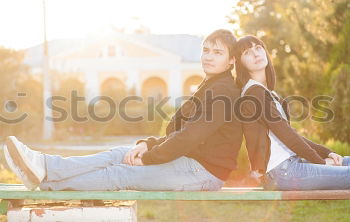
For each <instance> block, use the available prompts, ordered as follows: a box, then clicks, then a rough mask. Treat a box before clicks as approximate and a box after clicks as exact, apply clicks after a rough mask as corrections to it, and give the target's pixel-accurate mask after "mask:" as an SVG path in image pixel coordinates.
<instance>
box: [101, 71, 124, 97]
mask: <svg viewBox="0 0 350 222" xmlns="http://www.w3.org/2000/svg"><path fill="white" fill-rule="evenodd" d="M100 95H101V96H109V97H112V98H113V99H117V100H120V99H123V98H124V97H125V96H126V95H127V89H126V87H125V84H124V83H123V81H121V80H120V79H118V78H116V77H109V78H107V79H105V80H104V81H103V82H102V84H101V86H100Z"/></svg>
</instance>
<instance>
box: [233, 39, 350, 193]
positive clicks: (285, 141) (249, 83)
mask: <svg viewBox="0 0 350 222" xmlns="http://www.w3.org/2000/svg"><path fill="white" fill-rule="evenodd" d="M235 53H236V55H235V56H236V72H237V84H238V86H239V87H240V88H241V89H242V91H241V96H242V98H241V99H243V102H242V103H241V104H242V105H241V117H240V119H241V121H242V122H243V133H244V136H245V139H246V146H247V149H248V156H249V160H250V163H251V169H252V170H253V172H254V174H257V176H258V177H260V176H261V177H260V179H261V180H262V183H263V185H264V187H265V189H278V190H312V189H349V188H350V167H349V162H350V158H349V157H345V158H343V157H342V156H340V155H338V154H336V153H334V152H332V151H331V150H329V149H327V148H326V147H324V146H321V145H319V144H315V143H313V142H311V141H309V140H308V139H306V138H304V137H302V136H300V135H298V133H297V132H296V131H295V130H294V129H293V128H292V127H291V126H290V123H289V116H288V110H287V106H286V103H283V102H282V100H281V99H280V98H279V97H278V95H277V93H276V92H274V91H273V90H274V87H275V81H276V80H275V79H276V78H275V70H274V68H273V65H272V62H271V59H270V56H269V55H268V52H267V50H266V47H265V44H264V43H263V42H262V41H261V40H259V39H258V38H257V37H255V36H245V37H243V38H241V39H239V40H238V41H237V43H236V44H235ZM302 158H303V159H302ZM305 159H306V160H305Z"/></svg>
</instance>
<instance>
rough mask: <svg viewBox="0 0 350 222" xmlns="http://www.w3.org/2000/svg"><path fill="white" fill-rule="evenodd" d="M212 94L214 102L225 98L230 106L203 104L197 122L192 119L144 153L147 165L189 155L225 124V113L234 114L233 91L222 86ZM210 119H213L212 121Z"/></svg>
mask: <svg viewBox="0 0 350 222" xmlns="http://www.w3.org/2000/svg"><path fill="white" fill-rule="evenodd" d="M212 93H213V100H215V98H217V100H219V99H218V98H219V97H218V96H220V97H225V98H227V99H226V100H228V101H229V104H226V106H225V104H224V102H222V101H215V102H213V103H212V106H210V104H204V103H203V104H202V107H203V109H202V112H201V113H200V116H198V117H197V120H193V118H192V120H189V121H187V122H186V123H185V125H184V127H183V129H181V130H180V131H175V132H173V133H171V134H169V135H168V137H167V139H166V140H165V141H164V142H163V143H161V144H159V145H156V146H154V147H153V149H152V150H149V151H148V152H146V153H144V155H143V156H142V162H143V163H144V164H145V165H150V164H161V163H166V162H169V161H172V160H175V159H177V158H179V157H181V156H184V155H186V154H188V153H189V152H190V151H191V149H193V148H195V147H197V146H198V145H199V144H201V143H203V142H204V141H205V140H206V139H207V138H208V136H210V135H211V134H212V133H214V132H215V131H216V130H217V129H218V128H219V127H220V126H222V125H223V124H224V122H225V115H228V113H226V114H225V112H233V111H232V109H231V107H232V103H233V102H232V94H231V91H230V89H228V88H227V86H226V85H224V84H222V85H216V86H215V89H214V90H213V89H212ZM238 96H239V95H237V97H238ZM226 103H227V102H226ZM210 117H212V118H211V120H210ZM231 118H232V115H231Z"/></svg>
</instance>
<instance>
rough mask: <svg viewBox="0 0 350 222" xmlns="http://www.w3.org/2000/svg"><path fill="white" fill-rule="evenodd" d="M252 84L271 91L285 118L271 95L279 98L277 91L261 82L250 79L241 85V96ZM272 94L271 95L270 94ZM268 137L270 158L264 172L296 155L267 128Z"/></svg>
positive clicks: (285, 117)
mask: <svg viewBox="0 0 350 222" xmlns="http://www.w3.org/2000/svg"><path fill="white" fill-rule="evenodd" d="M253 85H260V86H262V87H264V88H265V89H266V90H267V91H268V92H269V93H271V97H272V98H273V101H274V102H275V104H276V107H277V110H278V111H279V112H280V113H281V115H282V117H283V118H284V119H285V120H287V116H286V114H285V112H284V110H283V107H282V105H281V103H280V102H279V101H277V100H276V99H275V98H274V96H273V95H275V96H276V97H278V98H279V96H278V95H277V93H276V92H275V91H270V90H269V89H268V88H266V87H265V86H264V85H263V84H262V83H260V82H258V81H256V80H253V79H250V80H249V81H248V82H247V84H246V85H245V86H244V87H243V90H242V93H241V96H244V94H245V93H246V92H247V90H248V89H249V88H250V87H251V86H253ZM272 94H273V95H272ZM269 138H270V141H271V146H270V151H271V152H270V159H269V162H268V164H267V170H266V172H269V171H270V170H272V169H273V168H275V167H276V166H277V165H278V164H280V163H282V162H283V161H284V160H286V159H288V158H289V157H291V156H294V155H296V154H295V153H294V152H293V151H292V150H290V149H289V148H288V147H287V146H286V145H285V144H284V143H282V142H281V141H280V140H279V139H278V138H277V136H276V135H275V134H273V133H272V132H271V131H270V130H269Z"/></svg>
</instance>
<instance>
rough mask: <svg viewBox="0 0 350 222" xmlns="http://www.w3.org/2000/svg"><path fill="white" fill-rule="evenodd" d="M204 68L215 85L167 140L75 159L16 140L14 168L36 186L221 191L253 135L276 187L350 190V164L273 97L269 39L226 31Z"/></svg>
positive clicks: (253, 156)
mask: <svg viewBox="0 0 350 222" xmlns="http://www.w3.org/2000/svg"><path fill="white" fill-rule="evenodd" d="M201 62H202V67H203V70H204V72H205V73H206V78H205V80H203V81H202V83H201V84H200V86H199V87H198V90H197V91H196V92H195V93H194V94H193V95H192V97H191V98H190V99H189V100H187V101H186V102H185V103H184V104H183V105H182V106H181V107H180V108H179V109H178V110H177V111H176V113H175V114H174V116H173V117H172V118H171V121H170V122H169V124H168V126H167V128H166V136H164V137H161V138H155V137H149V138H147V139H144V140H139V141H137V142H136V145H135V146H133V147H116V148H113V149H111V150H109V151H105V152H100V153H97V154H94V155H89V156H76V157H67V158H64V157H61V156H57V155H47V154H43V153H40V152H37V151H33V150H31V149H30V148H29V147H27V146H26V145H24V144H23V143H21V142H20V141H18V140H17V139H16V137H14V136H10V137H8V138H7V140H6V145H5V146H4V154H5V157H6V161H7V163H8V165H9V166H10V168H11V169H12V171H13V172H14V173H15V174H16V175H17V176H18V177H19V179H20V180H21V181H22V182H23V183H24V185H25V186H26V187H27V188H28V189H35V188H37V187H40V189H41V190H163V191H164V190H170V191H180V190H181V191H200V190H210V191H214V190H220V188H221V187H222V186H223V184H224V181H225V180H226V179H227V178H228V176H229V174H230V173H231V171H232V170H234V169H235V168H236V159H237V155H238V151H239V149H240V146H241V143H242V137H243V133H244V135H245V138H246V146H247V149H248V154H249V160H250V162H251V169H252V171H254V172H256V174H257V175H259V176H260V179H262V181H263V185H264V186H265V187H266V188H267V189H281V190H303V189H348V188H350V175H349V174H350V167H349V166H348V165H349V162H350V161H349V158H348V157H345V158H343V157H341V156H340V155H338V154H336V153H333V152H331V151H330V150H329V149H327V148H325V147H323V146H321V145H318V144H314V143H312V142H311V141H309V140H307V139H305V138H303V137H301V136H300V135H298V134H297V133H296V132H295V131H294V130H293V129H292V128H291V127H290V125H289V122H288V111H287V110H284V109H283V108H282V105H281V100H280V99H279V98H278V96H277V94H276V93H275V92H274V91H273V89H274V85H275V72H274V69H273V66H272V63H271V60H270V57H269V55H268V53H267V50H266V47H265V45H264V44H263V42H261V41H260V40H259V39H257V38H256V37H253V36H246V37H243V38H241V39H239V40H238V41H236V38H235V37H234V36H233V34H232V33H231V32H230V31H228V30H217V31H215V32H213V33H212V34H210V35H209V36H208V37H207V38H206V39H205V40H204V42H203V46H202V56H201ZM235 65H236V73H237V81H235V80H234V78H233V76H232V73H231V71H232V69H233V68H234V66H235ZM236 82H237V85H236ZM208 92H210V93H208ZM208 95H210V96H208ZM241 96H242V98H247V97H249V98H251V97H252V96H253V97H254V98H255V99H256V101H258V102H259V104H261V106H262V109H261V110H262V113H261V115H259V116H258V117H257V118H255V119H254V120H253V121H249V122H247V121H242V118H238V116H242V115H243V116H255V114H256V110H255V106H254V104H253V103H251V102H244V103H242V106H241V107H240V109H239V110H238V111H239V112H240V114H242V115H235V114H234V112H233V111H234V110H233V107H235V103H236V102H237V100H238V99H240V98H241ZM199 104H200V105H199ZM209 104H210V105H209ZM255 105H256V104H255ZM267 116H269V117H270V116H273V117H275V118H274V120H273V121H271V120H270V119H269V118H266V117H267ZM276 118H278V121H276ZM301 158H303V159H301ZM304 159H306V161H304ZM335 165H339V166H335ZM341 165H343V166H341Z"/></svg>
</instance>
